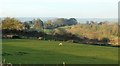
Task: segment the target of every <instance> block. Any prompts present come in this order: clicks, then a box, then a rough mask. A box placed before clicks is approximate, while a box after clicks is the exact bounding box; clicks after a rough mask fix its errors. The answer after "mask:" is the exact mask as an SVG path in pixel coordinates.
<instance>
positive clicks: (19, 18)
mask: <svg viewBox="0 0 120 66" xmlns="http://www.w3.org/2000/svg"><path fill="white" fill-rule="evenodd" d="M15 18H17V19H18V20H20V21H21V22H25V21H32V20H33V19H37V18H40V19H41V20H42V21H43V22H46V21H47V20H54V19H55V18H57V17H15ZM3 19H4V17H0V21H1V20H3ZM76 19H77V21H78V22H79V23H86V22H87V21H94V22H104V21H108V22H118V19H117V18H76Z"/></svg>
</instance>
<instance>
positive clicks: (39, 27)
mask: <svg viewBox="0 0 120 66" xmlns="http://www.w3.org/2000/svg"><path fill="white" fill-rule="evenodd" d="M33 28H34V29H35V30H40V31H42V30H43V21H42V20H41V19H37V20H35V19H34V25H33Z"/></svg>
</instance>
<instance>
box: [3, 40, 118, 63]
mask: <svg viewBox="0 0 120 66" xmlns="http://www.w3.org/2000/svg"><path fill="white" fill-rule="evenodd" d="M2 42H3V44H2V48H3V49H2V50H3V59H5V60H6V62H11V63H12V64H62V62H63V61H64V62H65V63H66V64H117V63H118V48H115V47H104V46H93V45H85V44H75V43H68V42H62V43H63V45H62V46H59V45H58V44H59V43H60V41H44V40H29V39H3V41H2Z"/></svg>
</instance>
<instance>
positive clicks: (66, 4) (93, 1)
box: [0, 0, 119, 18]
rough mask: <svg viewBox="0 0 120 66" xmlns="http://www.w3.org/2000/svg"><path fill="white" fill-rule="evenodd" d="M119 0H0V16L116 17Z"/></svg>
mask: <svg viewBox="0 0 120 66" xmlns="http://www.w3.org/2000/svg"><path fill="white" fill-rule="evenodd" d="M118 2H119V0H0V17H65V18H71V17H74V18H117V17H118Z"/></svg>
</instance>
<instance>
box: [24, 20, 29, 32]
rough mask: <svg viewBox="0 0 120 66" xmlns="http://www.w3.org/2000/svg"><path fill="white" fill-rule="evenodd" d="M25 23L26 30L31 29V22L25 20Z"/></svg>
mask: <svg viewBox="0 0 120 66" xmlns="http://www.w3.org/2000/svg"><path fill="white" fill-rule="evenodd" d="M23 24H24V28H25V29H26V30H29V29H30V25H29V23H27V22H24V23H23Z"/></svg>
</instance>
